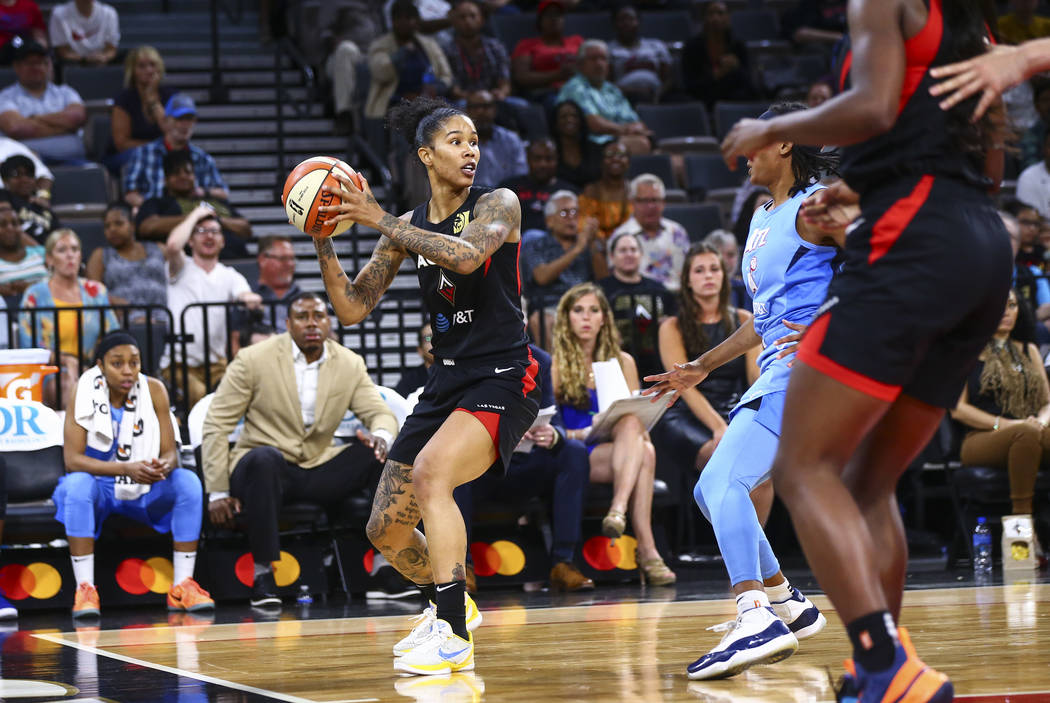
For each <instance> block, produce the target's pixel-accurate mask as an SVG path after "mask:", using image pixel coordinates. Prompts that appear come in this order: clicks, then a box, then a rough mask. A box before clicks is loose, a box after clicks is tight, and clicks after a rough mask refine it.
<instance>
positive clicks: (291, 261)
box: [252, 235, 302, 330]
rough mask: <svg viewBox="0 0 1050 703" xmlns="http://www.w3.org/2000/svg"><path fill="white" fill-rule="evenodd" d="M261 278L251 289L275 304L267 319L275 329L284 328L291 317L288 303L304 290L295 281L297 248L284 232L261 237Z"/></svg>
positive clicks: (267, 301) (259, 261)
mask: <svg viewBox="0 0 1050 703" xmlns="http://www.w3.org/2000/svg"><path fill="white" fill-rule="evenodd" d="M256 260H257V262H258V264H259V280H258V281H255V282H254V283H253V285H252V290H253V291H255V292H256V293H258V294H259V297H261V298H262V302H263V303H273V304H275V306H274V307H273V317H272V318H271V317H270V316H269V315H267V316H266V319H267V320H268V321H269V322H270V326H271V327H273V328H274V329H278V330H280V329H284V328H285V327H286V325H285V320H287V319H288V302H289V301H290V300H291V299H292V298H294V297H295V296H297V295H299V293H301V292H302V289H300V288H299V284H298V283H296V282H295V249H293V248H292V240H291V239H289V238H288V237H283V236H281V235H274V236H269V237H262V238H261V239H260V240H259V254H258V255H257V256H256Z"/></svg>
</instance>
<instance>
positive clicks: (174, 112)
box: [164, 93, 197, 118]
mask: <svg viewBox="0 0 1050 703" xmlns="http://www.w3.org/2000/svg"><path fill="white" fill-rule="evenodd" d="M164 114H165V115H166V116H168V117H174V118H179V117H185V116H186V115H196V114H197V103H195V102H193V98H191V97H190V96H189V95H187V94H186V93H175V95H172V96H171V97H170V98H168V104H167V105H165V106H164Z"/></svg>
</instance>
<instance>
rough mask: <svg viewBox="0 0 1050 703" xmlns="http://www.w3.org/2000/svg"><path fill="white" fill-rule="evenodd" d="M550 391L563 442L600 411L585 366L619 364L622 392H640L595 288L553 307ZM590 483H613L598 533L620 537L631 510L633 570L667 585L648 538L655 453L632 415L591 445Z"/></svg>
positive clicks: (572, 292)
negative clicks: (634, 547) (608, 438)
mask: <svg viewBox="0 0 1050 703" xmlns="http://www.w3.org/2000/svg"><path fill="white" fill-rule="evenodd" d="M552 356H553V359H552V368H551V386H552V387H553V389H554V397H555V399H556V400H557V402H558V406H559V409H560V410H561V413H562V418H563V419H564V421H565V428H566V436H567V437H568V438H569V439H576V440H584V441H585V442H586V438H587V436H588V434H589V433H590V430H591V427H592V424H593V419H594V416H595V415H596V414H597V412H598V394H597V392H596V391H595V388H594V373H593V371H592V370H591V364H593V363H594V362H596V361H610V360H613V359H615V360H616V361H618V362H619V364H620V368H621V370H622V371H623V375H624V379H625V380H626V382H627V387H628V388H629V389H631V390H637V389H638V369H637V367H636V366H635V363H634V359H633V358H631V355H630V354H628V353H627V352H624V351H621V349H620V339H619V334H618V333H617V332H616V325H615V324H614V322H613V314H612V310H611V309H610V308H609V301H607V300H606V299H605V295H604V294H603V293H602V289H601V288H600V287H598V285H597V284H594V283H581V284H579V285H576V286H573V287H572V288H570V289H569V290H568V291H567V292H566V293H565V295H563V296H562V299H561V301H560V302H559V303H558V317H557V322H556V323H555V327H554V345H553V353H552ZM587 449H588V451H589V452H590V465H591V482H592V483H612V484H613V497H612V503H611V505H610V506H609V512H608V513H606V515H605V518H604V519H603V520H602V533H603V534H604V535H605V536H606V537H609V538H610V539H619V537H620V536H621V535H623V533H624V530H626V529H627V512H628V504H630V514H631V526H632V527H633V528H634V537H635V539H636V540H638V547H637V555H636V558H637V561H638V570H639V573H640V574H641V576H642V580H643V583H644V582H645V581H648V582H649V583H651V584H652V585H654V586H666V585H670V584H672V583H674V582H675V574H674V572H673V571H671V570H670V569H669V568H667V565H666V564H664V561H663V559H661V558H660V553H659V551H657V549H656V542H655V540H654V539H653V526H652V507H653V506H652V503H653V479H654V476H655V470H656V452H655V451H654V449H653V445H652V443H651V442H650V441H649V437H648V435H647V433H646V431H645V426H644V425H642V423H641V421H640V420H639V419H638V417H637V416H635V415H625V416H624V417H623V418H622V419H621V420H620V421H619V422H618V423H617V424H616V426H615V427H614V428H613V431H612V440H611V441H606V442H601V443H600V444H589V445H587Z"/></svg>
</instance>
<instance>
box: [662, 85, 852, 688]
mask: <svg viewBox="0 0 1050 703" xmlns="http://www.w3.org/2000/svg"><path fill="white" fill-rule="evenodd" d="M804 109H806V108H805V106H804V105H802V104H799V103H778V104H775V105H773V106H772V107H771V108H770V109H769V110H768V111H767V112H766V113H765V114H764V115H763V116H762V118H763V119H769V118H770V117H773V116H775V115H779V114H784V113H787V112H794V111H795V110H804ZM748 168H749V170H750V178H751V182H752V183H754V184H755V185H759V186H765V187H766V188H768V189H769V191H770V193H771V194H772V196H773V198H772V200H770V201H768V202H767V203H766V204H765V205H763V206H762V207H760V208H759V209H758V210H756V211H755V214H754V216H753V217H752V219H751V228H750V230H749V234H748V238H747V245H746V247H745V249H744V252H743V254H742V255H741V268H742V270H743V276H744V282H745V284H746V286H747V289H748V292H749V293H750V295H751V297H752V298H753V299H754V313H755V316H754V318H753V320H752V321H751V322H749V323H747V324H744V325H741V326H740V327H739V328H738V329H737V331H736V332H735V333H733V334H732V335H731V336H730V337H729V338H728V339H726V340H725V341H724V342H723V343H721V344H719V345H718V346H716V347H714V348H713V349H711V350H709V351H708V352H706V353H705V354H703V355H702V356H700V357H699V358H698V359H695V360H694V361H691V362H689V363H686V364H679V365H676V367H675V369H674V370H672V371H669V372H667V373H663V374H659V375H656V376H648V377H646V380H647V381H654V382H655V385H653V386H652V387H650V388H649V389H648V390H647V391H645V393H646V394H649V395H653V396H654V399H655V398H657V397H661V396H663V395H665V394H668V395H669V400H670V401H671V402H673V400H674V398H675V396H676V395H677V393H679V392H680V391H682V390H683V389H685V388H691V387H693V386H695V385H696V384H698V383H699V382H700V381H702V380H703V379H704V378H705V377H706V376H707V375H708V374H709V373H710V372H711V371H713V370H714V369H716V368H718V367H719V366H721V365H722V364H725V363H727V362H729V361H731V360H732V359H735V358H736V357H738V356H740V355H741V354H744V353H745V352H747V351H748V350H749V349H751V348H753V347H754V346H756V345H759V344H761V345H762V347H763V349H762V353H761V355H760V356H759V362H758V363H759V368H760V370H761V374H760V376H759V377H758V380H756V381H755V383H754V385H752V386H751V388H750V389H748V391H747V392H746V393H744V395H743V397H742V398H741V399H740V402H739V403H738V404H737V406H736V407H735V408H734V409H733V413H732V415H731V419H730V422H729V428H728V429H727V430H726V433H725V435H724V436H723V437H722V440H721V442H720V443H719V444H718V447H717V448H716V449H715V452H714V454H713V455H712V457H711V459H710V461H709V462H708V463H707V466H706V467H705V468H704V470H703V473H701V474H700V480H699V481H697V484H696V488H695V489H694V490H693V496H694V497H695V498H696V502H697V505H699V506H700V510H701V512H703V514H704V517H706V518H707V519H708V520H709V521H710V522H711V525H712V526H713V527H714V531H715V537H716V538H717V539H718V547H719V549H720V550H721V552H722V557H723V559H724V561H725V565H726V569H727V570H728V572H729V578H730V581H731V583H732V584H733V593H734V595H735V596H736V606H737V618H736V620H735V621H733V622H732V623H727V624H726V625H723V626H719V627H718V628H713V629H723V628H728V631H727V632H726V634H725V636H724V637H723V638H722V640H721V642H719V643H718V645H717V646H715V647H714V649H712V650H711V651H710V652H709V653H708V654H705V655H704V656H702V657H700V658H699V659H697V660H696V661H695V662H693V663H692V664H690V665H689V667H688V676H689V678H691V679H716V678H724V677H727V676H733V675H734V674H738V673H740V672H741V671H743V670H744V669H747V668H748V667H751V666H755V665H757V664H771V663H773V662H776V661H780V660H781V659H784V658H786V657H789V656H791V655H792V654H793V653H794V652H795V650H797V649H798V640H800V639H805V638H807V637H812V636H813V635H815V634H817V633H818V632H820V631H821V630H822V629H823V628H824V625H825V624H826V620H825V618H824V616H823V615H822V614H821V613H820V611H819V610H817V607H816V606H815V605H813V604H812V603H811V602H810V601H809V600H808V599H807V598H806V597H805V596H804V595H802V593H800V592H799V591H798V590H797V589H796V588H794V587H793V586H791V585H790V584H789V583H788V581H787V579H786V578H785V577H784V574H783V573H782V572H781V570H780V564H779V563H778V562H777V558H776V556H774V554H773V550H772V549H771V548H770V546H769V541H768V540H767V539H766V536H765V533H764V532H763V531H762V525H761V524H760V523H759V520H758V516H757V514H756V513H755V509H754V506H753V505H752V503H751V499H750V497H749V494H750V492H751V490H752V489H753V488H755V487H756V486H758V485H759V484H761V483H763V482H765V481H767V480H769V475H770V469H771V467H772V465H773V458H774V456H775V455H776V450H777V444H778V442H779V440H780V420H781V412H782V409H783V406H784V393H785V391H786V389H787V382H788V375H789V373H790V371H791V369H790V364H791V357H792V354H791V350H792V348H793V346H794V344H793V343H794V342H795V341H796V340H797V339H798V337H799V335H798V333H799V332H801V331H802V330H804V329H805V326H806V325H808V324H809V322H810V321H811V320H812V319H813V316H814V315H815V314H816V312H817V309H818V308H819V307H820V305H821V304H822V303H823V302H824V298H825V296H826V293H827V288H828V283H829V282H830V281H831V274H832V259H834V257H835V254H836V253H837V248H836V242H834V241H833V240H831V239H830V238H829V237H828V235H827V234H826V233H825V232H823V231H821V230H818V229H817V228H816V227H815V226H813V225H809V224H807V223H806V222H805V221H804V220H803V218H802V216H801V215H800V209H801V206H802V202H803V200H805V199H806V198H807V197H808V196H810V195H812V194H813V193H815V192H816V191H817V190H819V189H821V188H823V187H824V186H822V185H820V184H819V179H820V177H821V176H822V175H823V174H824V173H826V172H828V171H831V170H833V169H834V158H833V157H832V156H831V155H830V154H826V153H822V152H820V150H819V149H816V148H806V147H800V146H797V145H794V144H792V143H790V142H782V143H779V144H773V145H771V146H769V147H767V148H765V149H763V150H761V151H759V152H757V153H756V154H754V155H753V156H752V157H751V159H750V160H749V161H748Z"/></svg>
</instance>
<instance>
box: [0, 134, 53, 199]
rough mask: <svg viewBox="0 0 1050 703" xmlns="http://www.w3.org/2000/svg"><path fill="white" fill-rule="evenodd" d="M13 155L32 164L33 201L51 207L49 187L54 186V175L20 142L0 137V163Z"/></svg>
mask: <svg viewBox="0 0 1050 703" xmlns="http://www.w3.org/2000/svg"><path fill="white" fill-rule="evenodd" d="M15 155H21V156H25V157H27V158H28V159H29V160H30V161H32V162H33V172H34V173H36V174H37V176H36V192H35V193H33V199H34V200H36V201H37V202H38V203H40V204H41V205H48V206H50V205H51V186H52V185H54V182H55V175H54V174H53V173H51V171H50V170H49V169H48V167H47V166H45V165H44V162H43V161H41V160H40V157H39V156H37V155H36V154H34V153H33V151H32V150H31V149H28V148H27V147H26V145H25V144H23V143H22V142H20V141H18V140H16V139H11V138H10V137H4V136H0V163H3V162H4V161H7V160H8V159H9V158H11V157H12V156H15Z"/></svg>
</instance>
